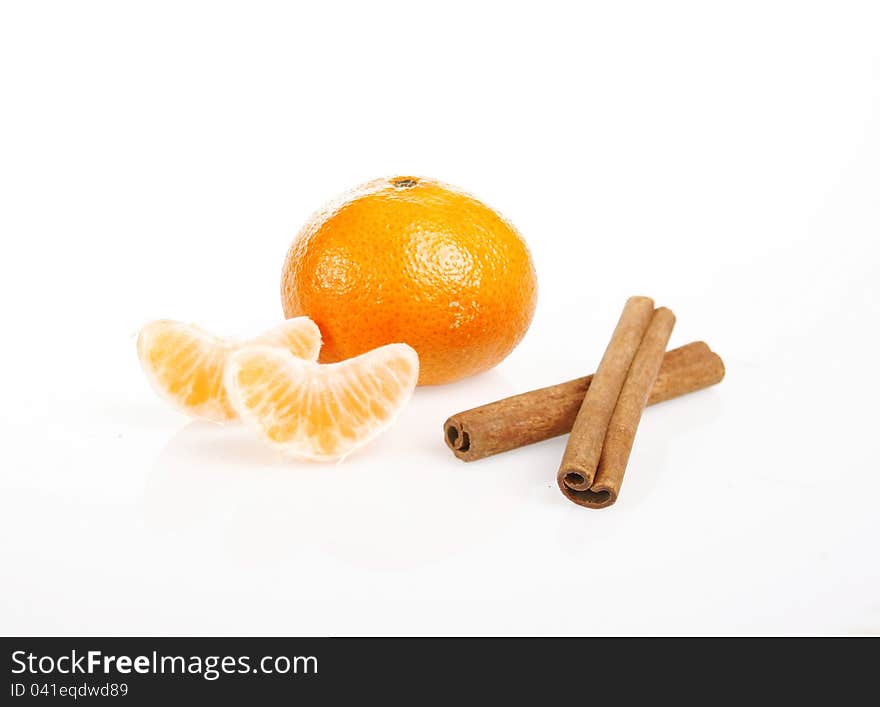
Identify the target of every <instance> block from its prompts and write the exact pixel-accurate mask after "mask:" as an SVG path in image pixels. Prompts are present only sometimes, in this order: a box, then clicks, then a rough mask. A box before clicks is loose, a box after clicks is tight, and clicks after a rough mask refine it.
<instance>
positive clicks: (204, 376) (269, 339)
mask: <svg viewBox="0 0 880 707" xmlns="http://www.w3.org/2000/svg"><path fill="white" fill-rule="evenodd" d="M250 345H261V346H280V347H283V348H284V349H285V351H286V352H289V355H291V356H300V357H302V358H306V359H308V360H310V361H314V360H316V359H317V358H318V351H319V349H320V348H321V332H320V331H319V330H318V326H317V325H316V324H315V323H314V322H313V321H312V320H311V319H309V318H308V317H296V318H294V319H288V320H287V321H285V322H282V323H281V324H279V325H278V326H276V327H273V328H272V329H270V330H269V331H267V332H265V333H264V334H261V335H260V336H258V337H256V338H255V339H252V340H250V341H248V342H245V343H244V344H242V343H240V342H237V341H235V340H233V339H227V338H222V337H219V336H214V335H213V334H209V333H208V332H206V331H205V330H204V329H201V328H200V327H197V326H195V325H194V324H183V323H182V322H175V321H172V320H170V319H158V320H156V321H153V322H150V323H149V324H147V325H146V326H145V327H144V328H143V329H141V332H140V334H139V335H138V341H137V348H138V356H139V357H140V360H141V365H142V366H143V368H144V372H145V373H146V374H147V378H148V379H149V381H150V383H151V384H152V385H153V387H154V388H155V389H156V392H157V393H158V394H159V396H160V397H162V398H164V399H165V400H167V401H168V402H169V403H171V405H173V406H174V407H176V408H177V409H178V410H181V411H182V412H184V413H186V414H187V415H190V416H192V417H197V418H200V419H203V420H211V421H213V422H226V421H228V420H234V419H235V418H236V417H237V415H236V413H235V410H234V409H233V408H232V406H231V405H230V404H229V397H228V396H227V395H226V388H225V386H224V384H223V371H224V369H225V368H226V361H227V359H228V358H229V355H230V354H231V353H233V352H234V351H236V350H237V349H238V348H240V347H241V346H250Z"/></svg>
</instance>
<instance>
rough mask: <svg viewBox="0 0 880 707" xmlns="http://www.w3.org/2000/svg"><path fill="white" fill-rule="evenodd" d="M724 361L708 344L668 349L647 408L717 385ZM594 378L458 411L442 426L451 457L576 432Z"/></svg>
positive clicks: (469, 457)
mask: <svg viewBox="0 0 880 707" xmlns="http://www.w3.org/2000/svg"><path fill="white" fill-rule="evenodd" d="M722 378H724V363H723V362H722V360H721V357H720V356H718V354H716V353H715V352H714V351H712V350H711V349H710V348H709V346H708V345H707V344H706V343H705V342H703V341H694V342H691V343H690V344H687V345H686V346H681V347H679V348H677V349H672V350H671V351H667V352H666V355H665V356H664V357H663V365H662V366H660V373H659V374H658V375H657V380H656V381H654V387H653V388H652V389H651V396H650V397H649V398H648V405H654V404H656V403H662V402H664V401H666V400H669V399H671V398H677V397H678V396H680V395H686V394H687V393H693V392H695V391H697V390H702V389H703V388H708V387H709V386H712V385H715V384H716V383H719V382H721V379H722ZM592 380H593V376H591V375H590V376H584V377H582V378H575V379H573V380H569V381H565V382H564V383H557V384H556V385H551V386H547V387H545V388H539V389H537V390H532V391H529V392H527V393H520V394H519V395H514V396H511V397H509V398H504V399H502V400H497V401H495V402H493V403H488V404H487V405H481V406H480V407H476V408H473V409H471V410H465V411H463V412H460V413H457V414H455V415H453V416H452V417H450V418H449V419H448V420H446V422H445V423H443V437H444V439H445V440H446V444H447V446H448V447H449V448H450V449H451V450H452V453H453V454H454V455H455V456H456V457H458V458H459V459H461V460H462V461H465V462H472V461H477V460H478V459H484V458H485V457H490V456H492V455H494V454H500V453H502V452H508V451H510V450H512V449H518V448H519V447H525V446H526V445H529V444H535V443H536V442H543V441H544V440H545V439H550V438H551V437H558V436H559V435H562V434H566V433H568V432H571V428H572V425H573V424H574V420H575V418H576V417H577V413H578V410H580V407H581V403H583V401H584V396H585V395H586V393H587V390H588V389H589V388H590V384H591V383H592Z"/></svg>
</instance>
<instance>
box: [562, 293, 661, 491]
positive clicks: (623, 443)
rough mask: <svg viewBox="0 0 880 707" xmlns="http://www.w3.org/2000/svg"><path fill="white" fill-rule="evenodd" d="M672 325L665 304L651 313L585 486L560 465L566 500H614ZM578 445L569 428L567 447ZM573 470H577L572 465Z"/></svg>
mask: <svg viewBox="0 0 880 707" xmlns="http://www.w3.org/2000/svg"><path fill="white" fill-rule="evenodd" d="M674 325H675V315H674V314H673V313H672V312H671V311H669V310H668V309H666V308H665V307H660V308H659V309H657V310H656V311H655V312H654V316H653V317H652V319H651V324H650V325H649V326H648V329H647V331H646V332H645V335H644V337H643V339H642V341H641V344H640V345H639V348H638V350H637V352H636V354H635V356H634V358H633V360H632V364H631V365H630V368H629V371H628V372H627V374H626V379H625V381H624V384H623V387H622V388H621V390H620V394H619V396H618V398H617V402H616V404H615V406H614V411H613V414H612V415H611V420H610V421H609V423H608V427H607V430H606V433H605V438H604V442H603V444H602V448H601V454H600V458H599V463H598V468H597V470H596V472H595V476H594V478H593V479H592V483H591V484H590V486H589V487H588V488H583V487H582V486H581V485H580V484H579V483H577V482H579V481H580V480H579V479H575V482H576V483H571V479H572V476H571V471H567V467H566V466H565V458H563V466H562V467H561V468H560V471H559V476H558V477H557V480H558V482H559V488H560V489H562V492H563V493H564V494H565V496H566V497H567V498H568V499H569V500H571V501H574V502H575V503H577V504H579V505H581V506H586V507H588V508H606V507H608V506H610V505H611V504H613V503H614V502H615V501H616V500H617V495H618V493H619V492H620V485H621V484H622V483H623V475H624V473H625V472H626V464H627V462H628V461H629V455H630V452H631V451H632V445H633V441H634V440H635V436H636V430H637V429H638V427H639V421H640V420H641V417H642V412H643V411H644V409H645V405H646V404H647V403H648V396H649V395H650V392H651V387H652V386H653V385H654V381H655V380H656V378H657V374H658V372H659V371H660V365H661V363H662V361H663V352H664V351H665V350H666V344H667V343H668V342H669V336H670V335H671V334H672V327H673V326H674ZM588 395H589V394H588ZM580 414H583V408H581V413H579V418H580ZM577 426H578V423H577V421H575V429H577ZM580 444H581V440H580V439H579V438H578V437H576V436H575V431H574V430H572V436H571V438H570V439H569V447H570V448H571V447H574V448H575V449H578V448H579V447H580ZM575 471H579V470H578V469H577V468H576V467H575Z"/></svg>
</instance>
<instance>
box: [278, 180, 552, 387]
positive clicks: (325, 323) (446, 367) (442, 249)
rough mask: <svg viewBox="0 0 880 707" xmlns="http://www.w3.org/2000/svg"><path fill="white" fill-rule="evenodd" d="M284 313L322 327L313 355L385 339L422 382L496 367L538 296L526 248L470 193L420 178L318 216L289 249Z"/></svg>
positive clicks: (326, 358) (351, 352) (380, 185)
mask: <svg viewBox="0 0 880 707" xmlns="http://www.w3.org/2000/svg"><path fill="white" fill-rule="evenodd" d="M281 298H282V304H283V307H284V314H285V316H286V317H288V318H289V317H296V316H302V315H305V316H308V317H310V318H311V319H312V320H314V322H315V323H316V324H317V325H318V327H319V328H320V329H321V334H322V337H323V341H324V344H323V347H322V348H321V353H320V360H321V361H322V362H326V363H332V362H335V361H341V360H343V359H347V358H351V357H352V356H357V355H359V354H362V353H364V352H366V351H369V350H370V349H374V348H376V347H378V346H383V345H385V344H390V343H406V344H409V345H410V346H412V347H413V348H414V349H415V350H416V352H417V353H418V355H419V361H420V373H419V385H432V384H438V383H449V382H452V381H455V380H459V379H461V378H465V377H467V376H471V375H474V374H476V373H480V372H482V371H485V370H487V369H489V368H492V367H493V366H495V365H496V364H498V363H499V362H500V361H501V360H502V359H504V358H505V357H506V356H507V355H508V354H509V353H510V352H511V350H512V349H513V348H514V347H515V346H516V345H517V344H518V343H519V341H520V340H521V339H522V337H523V336H524V335H525V333H526V330H527V329H528V328H529V324H530V323H531V321H532V315H533V314H534V311H535V303H536V300H537V279H536V275H535V268H534V265H533V263H532V258H531V255H530V254H529V250H528V247H527V246H526V243H525V241H524V240H523V238H522V236H521V235H520V234H519V232H518V231H517V230H516V228H514V226H513V225H512V224H511V223H510V222H509V221H507V220H506V219H504V218H503V217H502V216H501V215H499V214H498V213H497V212H496V211H494V210H492V209H491V208H489V207H488V206H486V205H485V204H483V203H481V202H480V201H477V200H476V199H475V198H474V197H472V196H470V195H468V194H466V193H464V192H462V191H460V190H458V189H456V188H454V187H451V186H448V185H446V184H442V183H440V182H437V181H434V180H431V179H425V178H422V177H393V178H384V179H377V180H374V181H372V182H368V183H367V184H364V185H362V186H360V187H358V188H356V189H354V190H352V191H350V192H348V193H346V194H344V195H343V196H342V197H340V198H339V199H337V200H336V201H334V202H332V203H331V204H329V205H328V206H326V207H325V208H324V209H322V210H321V211H319V212H318V213H317V214H315V215H314V216H313V217H312V218H311V220H310V221H309V222H308V223H307V224H306V225H305V226H304V227H303V229H302V230H301V231H300V233H299V235H298V236H297V237H296V239H295V240H294V241H293V243H292V245H291V246H290V250H289V251H288V253H287V258H286V259H285V262H284V269H283V273H282V280H281Z"/></svg>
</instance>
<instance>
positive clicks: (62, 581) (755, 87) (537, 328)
mask: <svg viewBox="0 0 880 707" xmlns="http://www.w3.org/2000/svg"><path fill="white" fill-rule="evenodd" d="M302 5H303V6H302V7H297V4H294V3H280V4H277V5H276V4H270V3H255V2H247V3H245V2H242V3H237V4H232V3H215V2H211V3H186V2H169V3H161V2H149V3H148V2H143V3H120V2H104V3H98V2H77V3H69V2H58V3H50V2H5V3H4V4H3V5H2V9H0V101H2V108H0V234H2V243H3V256H2V259H0V268H2V273H0V274H2V277H0V288H2V291H0V294H2V301H3V320H4V321H3V336H2V339H3V353H2V396H0V401H2V406H0V435H2V440H0V443H2V449H3V455H2V462H0V466H2V472H0V474H2V477H0V480H2V489H0V537H2V540H0V543H2V545H0V584H2V592H0V630H2V632H3V633H6V634H13V635H14V634H114V635H116V634H121V635H125V634H316V635H326V634H330V635H338V634H594V633H596V634H606V633H626V634H630V633H673V634H703V633H709V634H715V633H733V634H741V633H760V634H765V633H766V634H777V633H796V634H801V633H845V634H864V633H878V632H880V551H878V540H880V514H878V510H877V508H878V500H877V499H878V497H880V464H878V457H880V445H878V439H880V435H878V430H877V407H876V400H877V397H878V393H880V386H878V382H877V370H878V368H877V366H878V362H877V361H878V333H877V327H878V320H880V305H878V294H880V286H878V283H877V280H878V274H880V265H878V245H877V243H878V237H880V198H878V197H880V41H878V37H880V11H878V6H877V4H876V3H872V2H864V3H851V2H827V3H811V2H791V3H782V2H754V3H749V2H735V3H734V2H731V3H706V2H693V3H644V4H633V3H625V2H616V3H593V4H589V5H584V4H581V3H570V4H569V3H556V2H546V1H545V2H541V3H522V4H518V3H497V4H496V3H477V2H473V1H471V2H463V3H458V2H449V1H448V0H447V1H446V2H444V3H417V2H411V1H408V2H401V3H387V2H369V3H355V2H352V3H331V2H322V3H308V6H306V4H305V3H302ZM399 173H404V174H419V175H426V176H431V177H435V178H438V179H442V180H444V181H447V182H450V183H453V184H456V185H458V186H460V187H462V188H465V189H467V190H469V191H471V192H473V193H474V194H476V195H477V196H478V197H479V198H481V199H483V200H484V201H486V202H487V203H489V204H490V205H492V206H494V207H496V208H498V209H499V210H500V211H501V212H503V213H504V214H505V215H506V216H508V217H509V218H510V219H511V220H512V221H513V222H514V223H515V224H517V226H518V227H519V228H520V230H521V231H522V233H523V234H524V235H525V237H526V239H527V241H528V243H529V245H530V247H531V249H532V252H533V255H534V258H535V262H536V267H537V270H538V276H539V282H540V295H539V304H538V309H537V313H536V316H535V320H534V323H533V326H532V328H531V330H530V332H529V334H528V335H527V337H526V338H525V340H524V341H523V343H522V344H521V345H520V346H519V348H517V349H516V350H515V351H514V353H513V354H512V355H511V356H510V357H509V358H508V359H507V360H506V361H505V362H504V363H502V364H501V365H500V366H498V367H497V368H496V369H495V370H493V371H491V372H489V373H486V374H484V375H482V376H479V377H477V378H474V379H471V380H466V381H463V382H461V383H458V384H454V385H450V386H446V387H442V388H432V389H420V390H418V391H417V392H416V395H415V397H414V399H413V402H412V403H411V405H410V407H409V408H408V409H407V410H406V411H405V413H404V415H403V416H402V419H401V420H400V422H399V424H398V425H397V426H396V427H395V428H394V429H393V430H392V431H390V432H389V433H388V434H387V435H386V436H385V437H384V438H383V440H382V444H380V445H374V446H372V447H369V448H367V449H365V450H363V451H362V452H361V453H358V454H355V455H353V456H352V457H350V458H349V459H348V460H347V461H346V462H345V463H344V464H342V465H329V466H328V465H307V464H298V463H291V462H284V461H281V460H279V459H277V458H276V457H275V456H274V454H273V453H272V452H271V451H270V450H268V449H264V448H263V447H262V446H260V443H259V442H257V441H256V440H255V439H253V438H251V436H249V435H248V434H247V433H246V432H245V431H244V430H242V429H240V428H236V427H233V428H215V427H212V426H210V425H207V424H204V423H197V422H189V421H188V420H186V419H185V418H184V417H182V416H180V415H179V414H177V413H175V412H173V411H171V410H169V409H167V408H166V407H165V406H164V405H163V404H162V402H160V401H159V399H158V398H156V396H155V395H154V394H153V392H152V391H151V389H150V388H149V387H148V385H147V383H146V381H145V379H144V377H143V375H142V373H141V371H140V369H139V365H138V362H137V358H136V355H135V336H136V333H137V330H138V328H139V327H140V326H141V325H142V324H143V323H144V322H145V321H147V320H149V319H152V318H158V317H171V318H176V319H183V320H185V321H193V322H198V323H200V324H202V325H203V326H205V327H207V328H209V329H212V330H214V331H216V332H217V333H226V334H239V335H247V334H252V333H257V332H259V331H260V330H262V329H263V328H264V327H266V326H268V325H271V324H273V323H275V322H276V321H278V320H279V319H280V317H281V316H282V315H281V306H280V302H279V295H278V290H279V277H280V268H281V264H282V259H283V257H284V254H285V252H286V249H287V246H288V243H289V241H290V240H291V238H292V237H293V235H294V234H295V233H296V232H297V230H298V229H299V227H300V225H301V224H302V222H303V221H304V220H305V219H306V218H307V217H308V216H309V214H310V213H311V212H312V211H314V210H315V209H317V208H318V207H319V206H321V204H322V203H323V202H325V201H327V200H328V199H330V198H331V197H334V196H335V195H336V194H338V193H339V192H341V191H344V190H345V189H347V188H349V187H352V186H354V185H356V184H358V183H360V182H363V181H366V180H368V179H371V178H373V177H376V176H380V175H392V174H399ZM631 294H648V295H651V296H653V297H654V298H655V300H656V301H657V303H658V304H663V305H667V306H669V307H671V308H672V309H673V310H674V311H675V312H676V314H677V315H678V324H677V327H676V330H675V332H674V333H673V340H672V344H671V345H674V346H678V345H681V344H683V343H686V342H688V341H692V340H695V339H705V340H706V341H708V342H709V344H710V345H711V346H712V347H713V348H714V349H715V350H717V351H718V352H720V353H721V355H722V356H723V358H724V360H725V362H726V365H727V378H726V379H725V381H724V382H723V383H722V384H721V385H720V386H718V387H716V388H714V389H711V390H708V391H704V392H701V393H697V394H694V395H691V396H689V397H687V398H685V399H680V400H676V401H673V402H670V403H667V404H665V405H662V406H660V407H657V408H653V409H651V410H649V411H648V412H647V413H646V414H645V417H644V419H643V421H642V425H641V427H640V429H639V433H638V437H637V439H636V445H635V449H634V452H633V456H632V459H631V462H630V465H629V470H628V472H627V476H626V480H625V483H624V486H623V490H622V494H621V497H620V500H619V501H618V503H617V505H616V506H614V507H613V508H611V509H609V510H604V511H590V510H586V509H584V508H580V507H578V506H575V505H573V504H571V503H570V502H568V501H566V500H565V499H564V498H563V497H562V495H561V494H560V493H559V490H558V489H557V487H556V484H555V473H556V468H557V466H558V463H559V459H560V456H561V454H562V450H563V448H564V445H565V439H564V438H559V439H556V440H552V441H548V442H544V443H542V444H539V445H535V446H534V447H531V448H528V449H523V450H519V451H516V452H512V453H508V454H505V455H501V456H498V457H495V458H492V459H488V460H485V461H482V462H478V463H474V464H470V465H465V464H463V463H461V462H459V461H458V460H456V459H455V458H453V456H452V455H451V454H450V453H449V451H448V450H447V449H446V447H445V446H444V445H443V441H442V432H441V423H442V422H443V420H444V419H445V418H446V417H447V416H448V415H449V414H451V413H453V412H457V411H459V410H462V409H465V408H468V407H472V406H474V405H477V404H481V403H484V402H488V401H490V400H493V399H496V398H499V397H502V396H506V395H510V394H512V393H515V392H520V391H524V390H527V389H531V388H534V387H538V386H543V385H548V384H551V383H554V382H557V381H559V380H563V379H567V378H573V377H576V376H579V375H583V374H585V373H587V372H590V371H592V370H593V369H594V368H595V365H596V363H597V362H598V360H599V358H600V357H601V354H602V351H603V350H604V347H605V344H606V343H607V341H608V338H609V336H610V334H611V331H612V328H613V326H614V323H615V322H616V319H617V316H618V314H619V311H620V308H621V306H622V305H623V302H624V300H625V299H626V297H627V296H628V295H631Z"/></svg>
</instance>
